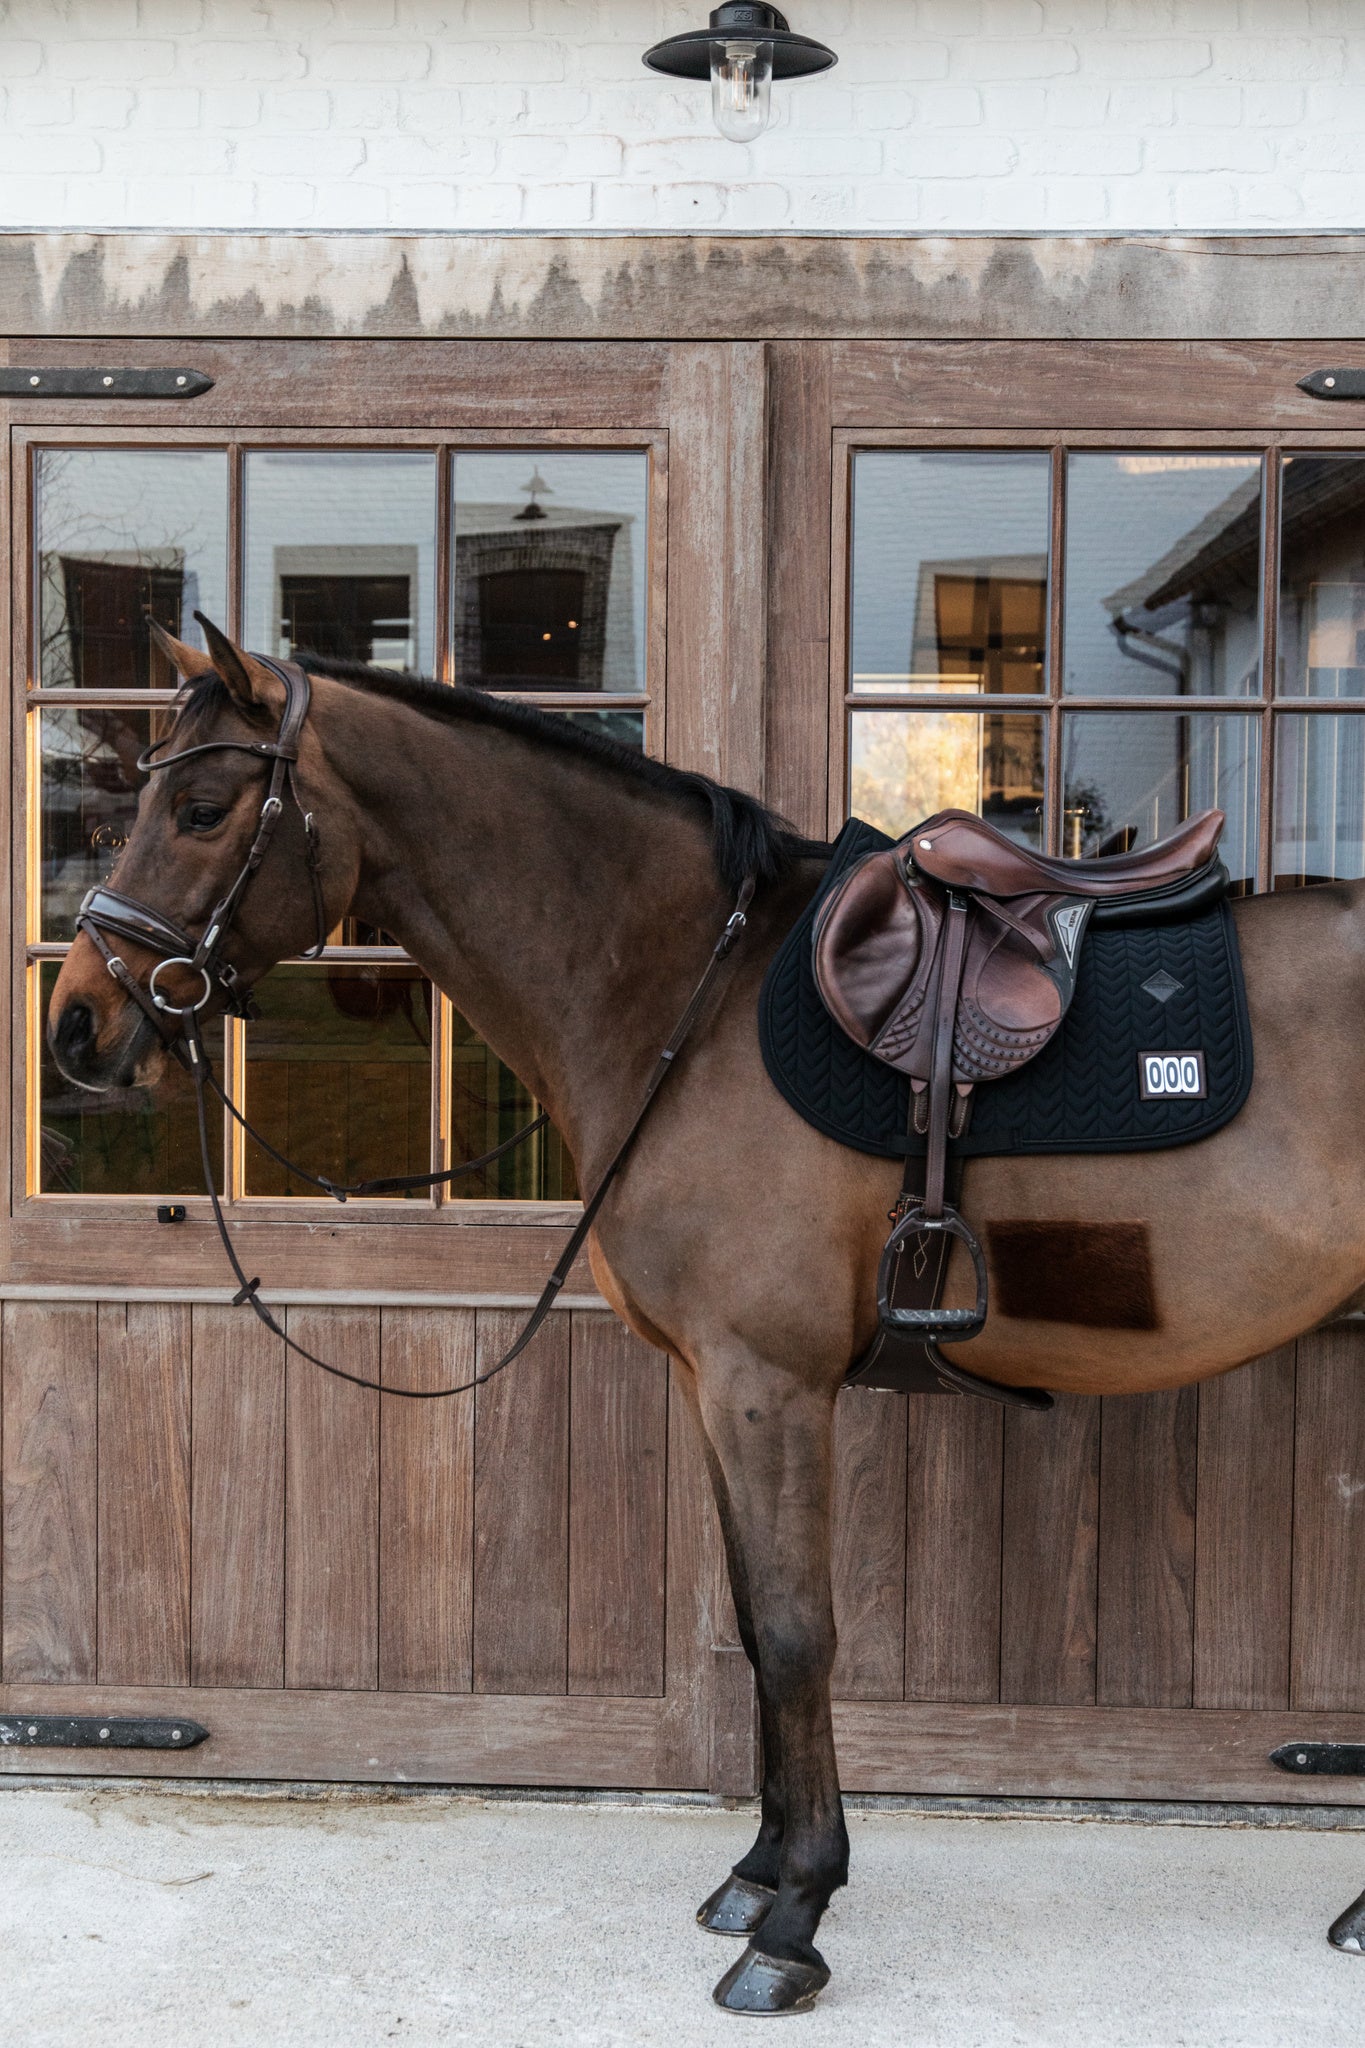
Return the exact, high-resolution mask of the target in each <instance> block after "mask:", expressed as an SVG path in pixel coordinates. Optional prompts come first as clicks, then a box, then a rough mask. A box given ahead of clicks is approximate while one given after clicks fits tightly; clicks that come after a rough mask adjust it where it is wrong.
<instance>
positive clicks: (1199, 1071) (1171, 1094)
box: [1138, 1052, 1209, 1102]
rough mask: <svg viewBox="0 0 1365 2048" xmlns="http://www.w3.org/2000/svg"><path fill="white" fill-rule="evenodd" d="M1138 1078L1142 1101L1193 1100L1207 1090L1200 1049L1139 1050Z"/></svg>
mask: <svg viewBox="0 0 1365 2048" xmlns="http://www.w3.org/2000/svg"><path fill="white" fill-rule="evenodd" d="M1138 1080H1139V1083H1140V1090H1141V1095H1142V1100H1143V1101H1144V1102H1175V1101H1181V1102H1193V1101H1195V1100H1197V1099H1201V1098H1203V1097H1205V1096H1207V1094H1208V1092H1209V1084H1208V1080H1207V1077H1206V1075H1205V1073H1204V1055H1203V1053H1202V1052H1140V1053H1139V1054H1138Z"/></svg>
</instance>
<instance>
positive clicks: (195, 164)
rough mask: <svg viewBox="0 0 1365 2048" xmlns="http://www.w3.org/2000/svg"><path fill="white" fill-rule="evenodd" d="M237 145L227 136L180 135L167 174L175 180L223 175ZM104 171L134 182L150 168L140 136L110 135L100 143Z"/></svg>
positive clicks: (177, 137) (230, 163)
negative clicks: (201, 175)
mask: <svg viewBox="0 0 1365 2048" xmlns="http://www.w3.org/2000/svg"><path fill="white" fill-rule="evenodd" d="M233 147H234V145H233V144H232V143H231V142H229V141H228V139H227V137H226V136H224V135H209V134H198V135H177V136H176V138H175V144H174V148H173V150H172V151H170V152H168V155H167V171H168V173H170V174H171V175H173V176H174V177H175V178H177V179H180V178H187V177H194V176H196V175H198V174H200V173H202V174H204V175H206V176H210V177H212V176H216V175H220V174H221V173H222V172H224V171H230V170H231V169H232V167H233V165H232V152H233ZM100 148H101V150H102V151H103V153H104V168H105V170H106V171H108V172H110V173H111V174H112V175H113V176H114V177H125V178H133V177H136V176H137V175H138V173H139V172H145V170H146V168H147V151H146V147H145V145H144V143H143V140H142V137H141V136H140V135H107V136H105V137H104V138H103V140H102V141H101V143H100Z"/></svg>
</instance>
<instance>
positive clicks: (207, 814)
mask: <svg viewBox="0 0 1365 2048" xmlns="http://www.w3.org/2000/svg"><path fill="white" fill-rule="evenodd" d="M226 816H227V812H226V811H225V810H224V809H223V807H222V805H221V804H186V806H185V808H184V810H183V811H182V812H181V813H180V823H181V826H182V828H183V829H184V830H185V831H186V832H211V831H212V830H213V828H214V826H215V825H221V824H222V822H223V820H224V818H225V817H226Z"/></svg>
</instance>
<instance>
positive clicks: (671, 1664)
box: [659, 1359, 752, 1791]
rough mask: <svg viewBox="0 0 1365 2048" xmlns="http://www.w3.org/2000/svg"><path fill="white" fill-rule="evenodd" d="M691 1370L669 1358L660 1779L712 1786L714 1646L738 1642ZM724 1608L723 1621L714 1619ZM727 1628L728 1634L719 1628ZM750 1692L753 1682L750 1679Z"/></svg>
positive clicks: (714, 1721) (714, 1787) (714, 1717)
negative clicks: (725, 1585) (691, 1387)
mask: <svg viewBox="0 0 1365 2048" xmlns="http://www.w3.org/2000/svg"><path fill="white" fill-rule="evenodd" d="M688 1385H689V1368H688V1367H687V1366H685V1365H683V1364H681V1363H680V1362H679V1361H678V1360H677V1359H670V1360H669V1362H668V1531H667V1546H666V1550H667V1554H666V1557H665V1572H666V1586H667V1599H666V1611H665V1616H664V1658H665V1671H664V1684H665V1718H664V1734H663V1742H664V1745H665V1746H664V1748H663V1749H662V1750H661V1752H660V1760H659V1770H660V1774H661V1776H660V1782H661V1783H664V1782H668V1783H680V1784H698V1785H707V1784H709V1785H710V1787H711V1789H712V1790H713V1791H715V1790H717V1789H718V1788H717V1787H716V1785H715V1783H714V1781H713V1779H712V1777H711V1769H712V1731H713V1729H714V1727H715V1725H716V1714H715V1708H714V1702H713V1687H714V1684H715V1677H716V1671H715V1645H716V1644H717V1643H718V1642H722V1641H725V1642H730V1643H733V1642H734V1641H735V1636H734V1633H733V1631H734V1627H735V1623H734V1614H733V1607H732V1604H731V1603H730V1602H729V1595H728V1593H727V1594H726V1595H725V1600H724V1602H722V1599H721V1588H722V1585H723V1583H724V1575H725V1560H724V1546H723V1545H722V1543H721V1537H720V1520H719V1517H718V1516H717V1514H716V1507H715V1502H714V1500H713V1499H712V1495H711V1483H710V1479H709V1477H708V1475H707V1471H706V1463H705V1458H704V1456H703V1450H702V1437H701V1426H700V1424H699V1423H698V1421H697V1418H696V1416H695V1414H694V1413H693V1411H692V1407H691V1404H690V1401H689V1398H688ZM722 1608H726V1609H728V1612H727V1613H726V1618H725V1623H724V1624H722V1623H721V1622H720V1621H719V1619H718V1617H719V1616H720V1614H721V1612H722ZM723 1625H724V1626H728V1628H729V1629H730V1631H731V1634H730V1635H729V1636H722V1635H721V1633H720V1629H721V1627H722V1626H723ZM750 1690H751V1692H752V1680H751V1681H750Z"/></svg>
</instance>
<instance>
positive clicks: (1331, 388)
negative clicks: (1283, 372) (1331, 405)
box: [1299, 370, 1365, 398]
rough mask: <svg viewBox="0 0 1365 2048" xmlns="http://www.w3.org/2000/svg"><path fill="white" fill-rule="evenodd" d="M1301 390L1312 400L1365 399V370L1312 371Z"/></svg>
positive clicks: (1304, 379)
mask: <svg viewBox="0 0 1365 2048" xmlns="http://www.w3.org/2000/svg"><path fill="white" fill-rule="evenodd" d="M1299 389H1300V391H1306V392H1307V393H1308V396H1309V397H1310V398H1365V370H1310V371H1309V372H1308V375H1307V376H1306V377H1300V379H1299Z"/></svg>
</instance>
